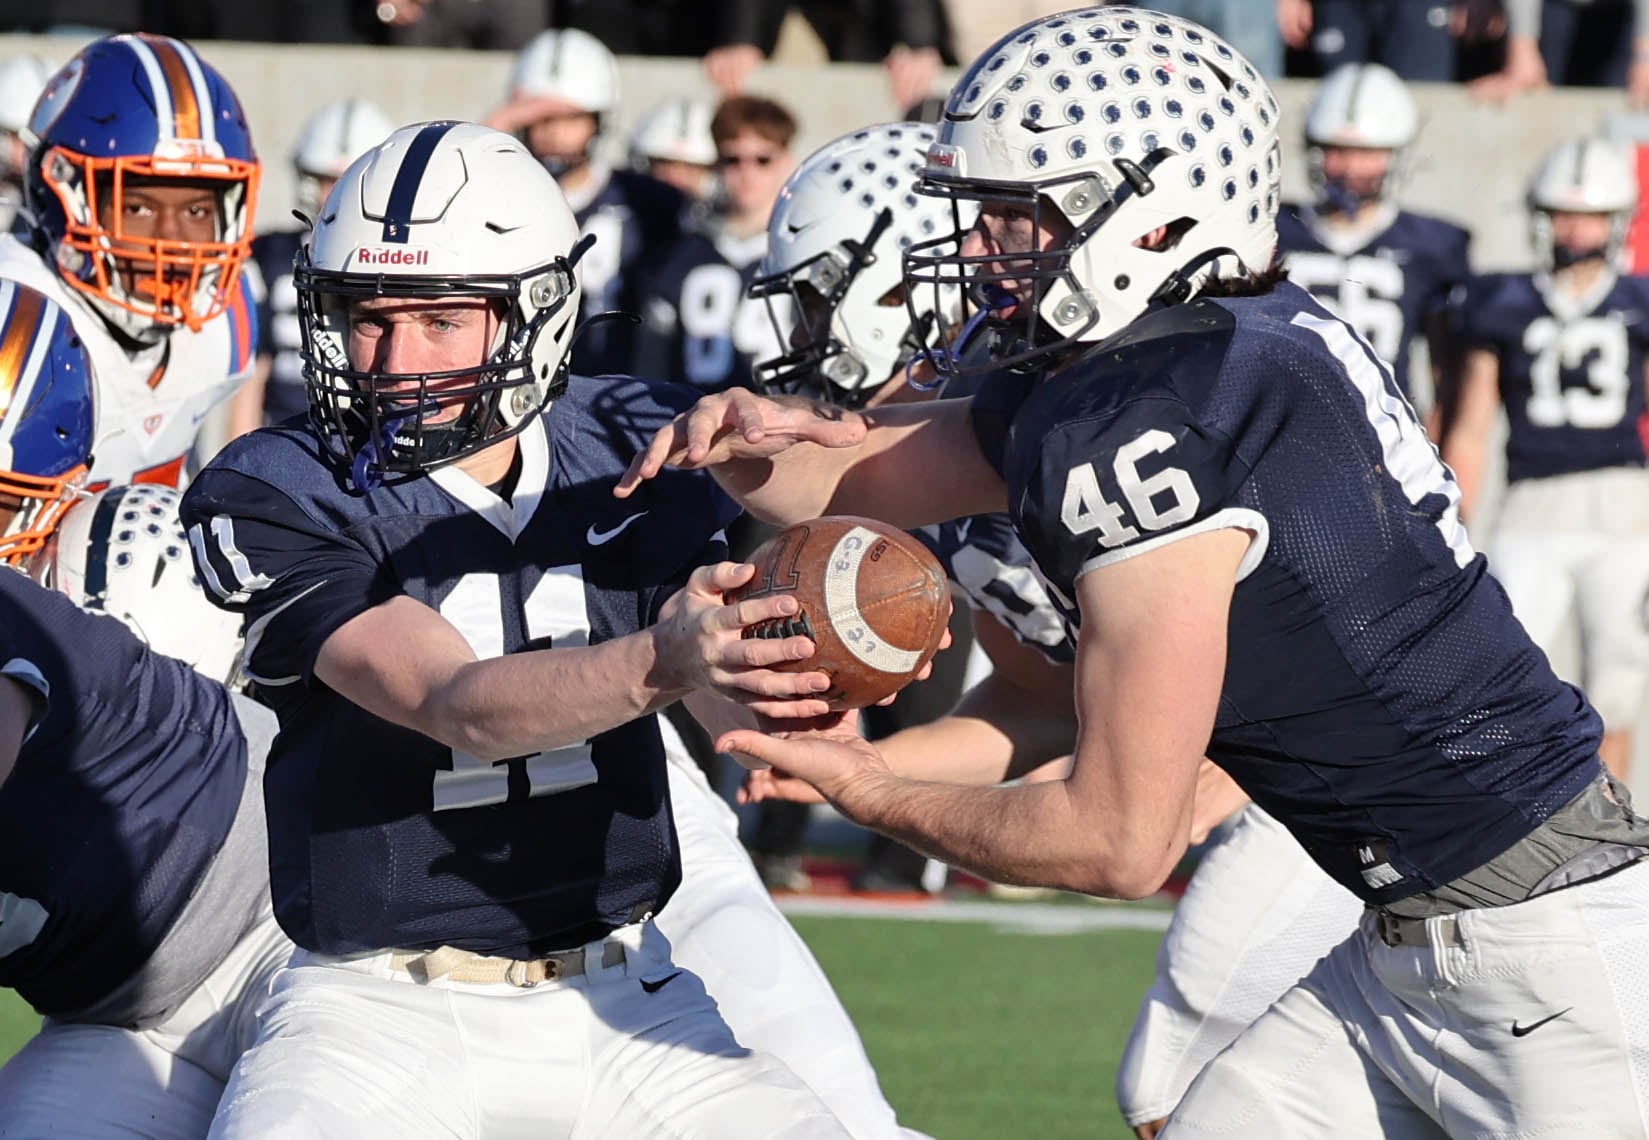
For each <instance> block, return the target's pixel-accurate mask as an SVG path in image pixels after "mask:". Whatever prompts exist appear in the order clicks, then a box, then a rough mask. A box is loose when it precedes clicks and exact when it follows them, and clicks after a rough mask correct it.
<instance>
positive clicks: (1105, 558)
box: [1076, 507, 1271, 582]
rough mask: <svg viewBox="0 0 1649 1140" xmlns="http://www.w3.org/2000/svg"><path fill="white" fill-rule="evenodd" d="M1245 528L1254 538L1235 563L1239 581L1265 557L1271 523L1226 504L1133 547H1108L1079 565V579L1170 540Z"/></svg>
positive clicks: (1242, 509) (1269, 539) (1158, 547)
mask: <svg viewBox="0 0 1649 1140" xmlns="http://www.w3.org/2000/svg"><path fill="white" fill-rule="evenodd" d="M1228 529H1236V530H1246V531H1252V532H1253V535H1254V537H1253V540H1252V541H1250V542H1249V544H1248V550H1247V551H1245V552H1244V554H1243V556H1242V561H1241V562H1239V563H1238V564H1237V581H1239V582H1241V581H1242V580H1243V579H1244V578H1246V577H1248V576H1249V575H1250V574H1252V573H1253V572H1254V571H1255V570H1258V569H1259V567H1260V560H1261V559H1263V558H1264V557H1265V551H1266V548H1267V547H1268V546H1269V545H1270V544H1271V524H1270V523H1268V522H1267V521H1266V519H1265V516H1264V515H1262V514H1260V512H1259V511H1255V510H1250V509H1249V508H1247V507H1227V508H1225V510H1223V511H1216V512H1214V513H1213V514H1211V515H1209V516H1208V517H1207V518H1205V519H1203V520H1202V521H1201V522H1195V523H1192V524H1191V525H1190V526H1187V527H1181V528H1180V529H1179V530H1174V531H1169V532H1168V533H1167V534H1159V535H1157V536H1156V537H1155V538H1148V539H1146V540H1145V541H1144V542H1137V543H1135V544H1134V545H1132V546H1124V547H1122V548H1121V549H1119V550H1107V551H1106V552H1105V553H1104V554H1101V555H1098V556H1096V557H1094V558H1090V559H1088V561H1086V562H1084V563H1083V564H1082V569H1080V570H1078V571H1077V573H1076V576H1077V577H1078V578H1080V577H1082V575H1084V574H1086V573H1088V571H1090V570H1098V569H1099V568H1100V567H1101V566H1110V565H1111V564H1112V563H1115V562H1126V561H1127V560H1128V559H1130V558H1138V557H1139V556H1140V555H1141V554H1149V553H1150V552H1151V551H1153V550H1158V549H1161V548H1162V547H1164V546H1167V545H1168V544H1169V543H1172V542H1178V541H1180V540H1181V539H1183V538H1191V537H1192V536H1194V535H1199V534H1208V533H1210V532H1212V531H1216V530H1228Z"/></svg>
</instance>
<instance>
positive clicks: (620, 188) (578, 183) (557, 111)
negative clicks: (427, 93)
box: [487, 28, 687, 376]
mask: <svg viewBox="0 0 1649 1140" xmlns="http://www.w3.org/2000/svg"><path fill="white" fill-rule="evenodd" d="M617 105H618V63H617V61H616V60H614V59H613V53H612V52H610V51H608V50H607V46H606V45H605V44H603V43H602V42H601V41H600V40H598V39H596V38H595V37H594V36H592V35H590V34H589V33H588V32H581V31H578V30H577V29H576V28H563V29H551V30H550V31H547V32H542V33H540V34H539V35H537V36H535V37H534V38H533V40H532V42H531V43H529V44H527V46H526V47H525V48H523V49H522V50H521V52H520V54H519V55H517V56H516V59H515V67H514V70H513V71H512V72H511V75H510V85H509V102H507V103H506V104H505V105H504V106H502V107H500V108H499V109H498V110H496V111H494V112H493V113H492V115H491V116H490V117H489V118H488V119H487V125H488V126H490V127H494V128H496V129H498V130H501V131H508V132H510V133H511V134H514V135H517V136H519V137H520V139H521V140H522V141H523V142H525V143H526V144H527V149H528V150H530V151H532V153H533V157H535V158H537V159H538V161H539V162H541V163H543V164H544V167H545V169H547V170H548V171H549V172H550V173H551V174H552V175H554V176H555V180H556V182H557V183H558V184H559V185H560V187H561V193H562V194H563V195H565V196H566V199H567V204H568V205H569V206H571V207H572V209H573V217H574V218H575V219H576V220H577V222H578V225H579V228H580V230H581V231H582V232H583V234H584V236H585V237H586V238H593V239H594V244H593V245H592V246H590V248H589V249H588V250H586V251H585V252H584V255H583V258H582V260H580V261H579V266H578V268H579V276H580V278H581V279H582V281H583V300H582V303H581V306H580V310H579V319H580V320H581V321H588V320H589V319H590V318H591V317H593V316H596V315H597V314H600V313H606V312H611V311H614V310H619V311H623V312H627V313H639V312H640V305H639V301H638V299H637V297H638V293H639V291H640V289H641V288H642V285H643V281H644V279H646V278H648V277H650V275H651V274H652V272H653V270H652V267H653V266H654V265H656V264H657V263H658V262H659V261H660V260H661V259H662V258H663V257H664V256H665V255H666V254H667V253H668V251H669V250H670V249H671V248H673V247H674V245H675V243H676V241H677V239H678V238H679V237H680V234H681V215H682V212H683V210H685V208H686V206H687V200H686V199H685V198H684V197H683V196H682V194H681V193H680V191H678V190H676V189H675V188H674V187H671V186H667V185H665V184H664V183H663V182H660V181H658V180H657V179H655V178H650V177H648V176H647V175H645V174H639V173H637V172H635V171H631V170H614V169H612V168H611V167H610V166H608V165H607V163H605V162H603V161H602V160H601V159H599V158H598V157H597V156H596V140H597V138H598V137H599V136H600V134H601V129H602V126H603V119H604V116H606V115H607V114H608V113H609V112H610V111H611V110H612V109H613V108H614V107H616V106H617ZM635 348H636V332H635V328H634V326H633V325H632V324H630V323H629V322H624V321H615V320H608V321H602V322H600V323H598V324H595V325H592V326H590V327H589V328H587V329H585V330H583V331H581V332H580V333H579V334H578V337H577V343H575V344H574V346H573V349H572V354H573V370H574V371H575V372H577V373H579V374H580V375H585V376H600V375H605V374H607V373H619V372H632V371H634V355H635ZM658 375H663V373H659V374H658Z"/></svg>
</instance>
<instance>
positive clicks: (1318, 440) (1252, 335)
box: [974, 284, 1602, 903]
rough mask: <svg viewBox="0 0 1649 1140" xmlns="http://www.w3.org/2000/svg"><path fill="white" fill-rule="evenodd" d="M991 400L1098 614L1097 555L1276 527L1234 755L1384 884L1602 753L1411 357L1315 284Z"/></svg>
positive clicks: (1459, 845) (1244, 599)
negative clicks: (1499, 555)
mask: <svg viewBox="0 0 1649 1140" xmlns="http://www.w3.org/2000/svg"><path fill="white" fill-rule="evenodd" d="M974 414H975V420H976V424H977V425H978V427H979V429H980V430H979V437H980V442H981V445H982V446H983V447H984V448H985V449H986V454H987V455H988V456H991V455H992V453H993V451H995V455H994V458H997V459H1000V461H1001V463H1000V469H1001V470H1002V472H1003V476H1004V479H1005V481H1006V483H1007V489H1008V496H1009V504H1010V507H1011V510H1012V513H1013V517H1014V522H1015V525H1016V527H1017V528H1018V530H1019V532H1020V535H1021V537H1022V538H1023V539H1024V540H1025V544H1026V546H1027V547H1028V548H1029V549H1030V551H1031V554H1032V556H1033V557H1034V558H1035V559H1036V561H1037V564H1038V565H1039V566H1040V567H1041V568H1042V571H1043V573H1044V574H1045V576H1046V578H1047V580H1048V583H1049V586H1050V592H1051V594H1052V595H1053V597H1054V600H1055V602H1056V603H1057V604H1059V605H1060V606H1061V607H1063V608H1064V609H1066V610H1067V612H1069V613H1071V614H1072V616H1073V620H1074V618H1075V612H1076V611H1075V603H1074V601H1073V599H1074V598H1075V592H1076V581H1077V579H1078V578H1079V577H1080V576H1081V575H1082V574H1083V573H1085V572H1086V571H1087V570H1089V569H1093V568H1097V567H1100V566H1104V565H1106V564H1108V563H1111V562H1114V561H1117V560H1119V559H1122V558H1127V557H1129V556H1131V555H1133V554H1135V553H1138V552H1140V551H1142V550H1148V549H1151V548H1152V547H1153V546H1156V545H1160V544H1162V543H1163V542H1166V541H1172V540H1173V539H1174V538H1176V537H1184V536H1187V535H1192V534H1197V533H1200V532H1203V531H1207V530H1212V529H1215V528H1219V527H1225V526H1237V527H1242V528H1244V529H1247V530H1250V531H1252V532H1254V534H1255V535H1256V537H1255V539H1254V542H1253V544H1252V546H1251V547H1250V549H1249V552H1248V555H1247V557H1246V558H1245V559H1244V560H1243V563H1242V566H1241V568H1240V570H1239V581H1238V583H1237V586H1236V589H1235V593H1234V595H1233V598H1232V602H1231V616H1230V628H1229V641H1228V645H1229V650H1228V652H1229V657H1228V661H1227V666H1226V674H1225V683H1224V689H1223V691H1222V694H1221V699H1220V703H1219V710H1218V714H1217V718H1216V723H1215V727H1214V732H1213V737H1212V739H1211V741H1210V743H1209V746H1208V755H1209V756H1210V757H1212V758H1213V759H1214V760H1215V761H1216V762H1217V763H1219V764H1220V765H1221V766H1222V767H1223V768H1225V769H1226V770H1227V771H1228V772H1230V773H1231V775H1232V776H1233V777H1235V779H1236V780H1237V782H1238V783H1239V784H1241V785H1242V787H1243V788H1244V790H1246V791H1247V792H1248V793H1249V795H1251V796H1252V797H1253V798H1254V800H1255V801H1256V802H1257V803H1259V804H1260V806H1261V807H1263V808H1265V809H1266V810H1267V811H1269V812H1271V813H1272V814H1273V815H1275V816H1277V817H1278V818H1279V819H1280V820H1281V821H1282V822H1283V823H1284V824H1285V825H1286V826H1287V827H1288V828H1289V829H1290V830H1291V831H1292V832H1293V833H1294V834H1295V836H1296V837H1298V838H1299V840H1300V842H1301V843H1302V844H1303V845H1304V846H1305V848H1306V849H1307V850H1308V851H1309V852H1310V853H1311V854H1312V856H1313V857H1314V858H1315V859H1316V861H1317V862H1318V863H1319V864H1321V865H1322V867H1323V868H1324V869H1325V870H1326V871H1327V872H1328V873H1329V874H1331V875H1332V876H1333V877H1334V878H1335V879H1337V880H1338V881H1339V882H1341V883H1342V884H1344V885H1345V886H1346V887H1347V888H1349V889H1351V890H1352V891H1355V892H1356V893H1357V894H1358V895H1360V896H1361V897H1362V898H1363V899H1365V900H1367V901H1369V902H1372V903H1384V902H1391V901H1394V900H1396V899H1399V898H1403V897H1405V896H1407V895H1410V894H1414V893H1416V892H1419V891H1422V890H1427V889H1430V888H1433V887H1436V886H1438V885H1440V884H1443V883H1446V882H1449V881H1452V880H1453V879H1455V878H1458V877H1459V876H1461V875H1464V874H1466V873H1467V872H1469V871H1471V870H1473V869H1475V868H1477V867H1479V866H1481V865H1482V864H1484V863H1486V862H1488V861H1489V860H1490V859H1491V858H1493V857H1494V856H1496V855H1498V854H1500V853H1501V852H1503V851H1505V850H1506V849H1508V848H1509V847H1511V846H1512V845H1513V844H1515V843H1516V842H1517V841H1518V840H1519V839H1521V838H1522V837H1523V836H1525V835H1527V834H1528V833H1529V832H1530V831H1531V830H1533V829H1534V827H1535V826H1537V825H1538V824H1539V822H1540V821H1541V820H1543V819H1545V818H1546V817H1547V816H1548V815H1550V814H1551V813H1552V812H1553V811H1555V810H1556V809H1557V808H1558V807H1560V806H1562V805H1563V804H1565V803H1567V802H1569V801H1570V800H1571V799H1573V798H1574V797H1575V796H1576V795H1578V794H1579V793H1580V791H1581V790H1582V789H1583V788H1584V787H1585V786H1586V785H1587V784H1588V783H1589V782H1590V781H1591V780H1593V779H1595V778H1596V777H1597V775H1598V773H1599V772H1600V770H1601V769H1600V768H1599V766H1598V760H1597V747H1598V744H1599V742H1600V740H1601V733H1602V726H1601V723H1600V721H1599V720H1598V718H1597V715H1596V714H1595V713H1594V712H1593V711H1592V709H1591V707H1590V706H1589V705H1588V704H1587V703H1586V701H1585V698H1584V697H1582V696H1581V695H1580V693H1579V691H1578V690H1576V689H1575V688H1573V687H1572V686H1570V685H1567V684H1564V683H1563V682H1561V681H1559V680H1558V679H1557V677H1556V676H1555V675H1553V673H1552V671H1551V668H1550V666H1549V665H1548V664H1547V662H1546V658H1545V656H1544V655H1543V654H1542V653H1541V652H1540V651H1539V650H1538V649H1536V648H1535V646H1534V645H1533V643H1532V642H1530V640H1529V638H1528V636H1527V635H1526V634H1525V633H1524V632H1523V629H1522V627H1521V626H1520V625H1519V624H1518V622H1517V620H1516V619H1515V618H1514V617H1513V616H1512V612H1511V606H1510V604H1509V603H1508V602H1507V599H1506V595H1505V592H1504V591H1503V590H1501V589H1500V587H1499V584H1498V583H1496V582H1495V581H1494V579H1493V578H1492V577H1490V575H1489V574H1488V572H1487V570H1486V568H1485V562H1484V559H1483V558H1482V556H1481V555H1478V554H1476V553H1475V552H1474V551H1473V550H1472V549H1471V547H1470V545H1469V544H1468V542H1467V539H1466V534H1465V532H1464V530H1463V529H1462V528H1461V526H1460V523H1459V520H1458V505H1459V499H1460V495H1459V489H1458V488H1457V487H1456V485H1455V483H1454V480H1453V477H1452V476H1451V475H1450V474H1449V472H1448V470H1447V468H1445V467H1444V466H1443V464H1442V463H1441V462H1440V461H1439V460H1438V458H1437V453H1436V450H1435V448H1433V446H1432V445H1431V443H1430V442H1429V441H1428V440H1427V439H1426V436H1425V434H1424V431H1423V430H1422V429H1421V427H1420V425H1419V423H1418V422H1417V421H1416V419H1415V417H1414V414H1413V411H1412V410H1411V409H1410V407H1409V405H1408V403H1407V401H1406V400H1404V399H1403V398H1402V396H1401V395H1400V394H1399V392H1398V391H1397V386H1396V382H1395V381H1394V380H1393V378H1392V376H1391V373H1390V371H1389V370H1388V369H1386V368H1384V367H1383V366H1382V365H1381V364H1380V363H1379V362H1378V360H1377V359H1376V358H1375V357H1374V355H1373V354H1372V353H1371V352H1370V351H1369V350H1368V348H1367V346H1366V344H1365V343H1364V342H1363V341H1361V340H1360V339H1359V338H1358V337H1357V336H1356V335H1355V334H1354V333H1353V332H1352V330H1351V329H1350V328H1349V327H1348V326H1347V325H1346V324H1345V323H1344V322H1342V321H1340V320H1338V319H1336V318H1334V317H1333V316H1331V315H1330V314H1329V313H1328V311H1327V310H1326V309H1324V308H1322V307H1321V306H1320V305H1318V304H1316V303H1315V302H1313V301H1312V300H1311V299H1310V298H1309V297H1308V296H1307V295H1306V294H1305V293H1304V292H1303V291H1302V290H1300V289H1298V288H1296V287H1294V286H1292V285H1286V284H1285V285H1281V286H1279V287H1277V288H1276V289H1275V290H1273V291H1271V292H1269V293H1267V294H1265V295H1262V296H1258V297H1251V298H1245V299H1240V300H1209V299H1203V300H1198V301H1194V302H1192V303H1190V304H1188V305H1183V306H1178V307H1175V308H1173V309H1168V310H1165V311H1163V312H1160V313H1157V314H1153V315H1151V316H1148V317H1146V318H1143V319H1141V320H1140V321H1138V322H1136V323H1135V324H1134V325H1132V326H1130V327H1129V328H1128V329H1127V330H1125V331H1124V332H1123V333H1122V334H1120V335H1119V336H1117V337H1115V338H1113V339H1112V340H1110V341H1108V342H1107V343H1106V344H1105V345H1104V347H1103V351H1096V352H1093V353H1090V354H1089V355H1088V356H1086V357H1085V358H1083V359H1081V360H1078V361H1076V362H1074V363H1072V364H1070V365H1067V366H1066V367H1064V368H1062V369H1061V370H1059V371H1058V372H1057V373H1056V374H1054V375H1053V376H1052V377H1051V378H1050V379H1047V380H1045V381H1040V382H1038V381H1034V380H1030V381H1018V380H1011V379H1007V378H1004V379H1000V380H992V381H988V382H987V385H986V387H985V389H983V390H982V391H981V393H980V395H979V396H978V397H977V398H976V402H975V408H974ZM1002 417H1011V422H1010V425H1009V426H1008V427H1007V428H1006V430H1005V431H1003V430H999V428H1000V419H1001V418H1002ZM993 440H1000V441H1002V443H1003V446H1002V448H1001V449H1000V450H997V449H995V448H994V447H993V444H992V441H993Z"/></svg>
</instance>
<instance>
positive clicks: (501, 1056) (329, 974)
mask: <svg viewBox="0 0 1649 1140" xmlns="http://www.w3.org/2000/svg"><path fill="white" fill-rule="evenodd" d="M605 941H606V942H620V943H622V944H623V945H624V947H625V956H624V958H623V960H622V961H620V962H619V963H618V964H617V965H614V966H610V967H608V966H604V965H602V962H603V961H604V959H605V955H604V953H603V949H604V943H603V942H597V943H593V944H592V945H591V946H590V947H587V948H586V963H587V965H586V972H585V973H583V974H580V975H576V976H573V977H569V978H566V979H564V980H561V981H551V982H544V983H542V984H540V985H537V986H533V987H531V988H522V987H516V986H512V985H509V984H507V983H492V984H472V983H464V982H454V981H452V980H451V979H450V978H437V979H435V980H432V981H429V982H427V983H422V984H421V983H418V982H415V981H413V980H412V978H411V977H410V976H409V975H408V974H407V973H406V972H405V971H402V970H395V969H392V968H391V965H390V957H391V955H390V954H389V953H387V952H385V953H382V954H376V955H372V956H369V957H365V958H352V959H340V958H331V957H326V956H322V955H317V954H312V953H309V952H307V951H304V950H299V951H298V952H297V953H296V954H294V955H293V958H292V963H291V965H290V966H288V967H287V968H286V969H284V970H282V971H280V972H279V973H278V974H277V975H276V976H275V983H274V993H273V995H272V996H271V997H270V999H269V1001H268V1002H267V1003H266V1004H265V1006H264V1007H263V1009H262V1010H261V1011H260V1013H259V1016H258V1040H257V1042H256V1043H255V1044H254V1045H253V1046H252V1048H251V1049H250V1050H249V1051H248V1052H246V1053H245V1054H244V1055H243V1056H242V1057H241V1059H240V1063H239V1064H238V1065H237V1066H236V1067H235V1071H234V1074H233V1075H232V1076H231V1077H230V1080H229V1087H228V1088H227V1089H226V1090H225V1091H224V1095H223V1102H222V1104H221V1106H220V1108H219V1110H218V1116H217V1119H216V1120H215V1121H214V1122H213V1124H212V1132H211V1135H212V1136H213V1137H215V1138H216V1137H221V1138H236V1140H285V1138H290V1140H419V1138H423V1137H428V1138H429V1140H436V1138H440V1140H459V1138H466V1140H468V1138H473V1140H529V1138H530V1140H613V1138H617V1137H624V1138H625V1140H644V1138H646V1137H652V1136H659V1137H669V1138H670V1140H689V1138H693V1140H699V1138H702V1140H768V1138H783V1140H814V1138H819V1140H825V1138H829V1140H840V1138H843V1137H846V1136H847V1132H846V1131H845V1130H844V1129H843V1128H842V1126H841V1125H840V1124H839V1123H837V1121H836V1119H835V1118H834V1117H833V1116H831V1115H830V1113H829V1111H828V1110H827V1109H826V1108H825V1107H824V1104H823V1103H822V1102H821V1101H820V1100H819V1099H818V1097H816V1096H815V1095H814V1094H813V1092H812V1091H811V1090H810V1089H808V1088H807V1086H806V1085H804V1084H803V1083H802V1082H801V1081H800V1080H799V1079H798V1078H796V1077H794V1076H792V1075H791V1074H790V1072H789V1070H787V1069H785V1068H784V1066H783V1065H781V1064H780V1063H779V1062H778V1061H776V1060H774V1059H773V1058H771V1057H768V1056H767V1055H765V1054H761V1053H752V1052H750V1051H749V1050H747V1049H745V1048H743V1047H741V1046H740V1045H739V1044H738V1042H737V1041H735V1040H734V1039H733V1034H732V1031H731V1030H729V1029H728V1028H727V1024H726V1023H725V1022H724V1021H723V1020H722V1019H721V1015H720V1014H719V1013H718V1012H717V1010H716V1005H715V1003H714V1002H713V1001H711V1000H710V997H709V995H707V994H706V993H705V992H704V984H703V983H702V982H700V981H699V979H698V976H697V975H695V974H693V973H692V972H691V971H689V970H686V969H684V968H683V967H681V966H678V965H675V964H674V963H673V962H671V960H670V950H669V944H668V942H667V941H666V939H665V937H664V935H663V934H662V933H660V932H659V930H658V928H657V927H656V926H655V925H654V924H653V923H651V922H647V923H640V924H636V925H633V926H627V927H622V928H620V929H619V930H617V931H614V932H613V934H611V935H609V936H608V938H607V939H606V940H605Z"/></svg>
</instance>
